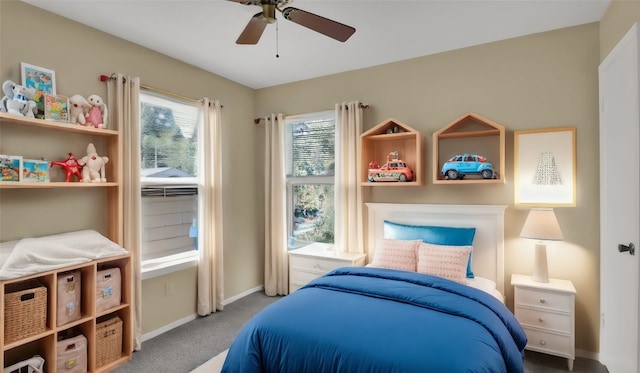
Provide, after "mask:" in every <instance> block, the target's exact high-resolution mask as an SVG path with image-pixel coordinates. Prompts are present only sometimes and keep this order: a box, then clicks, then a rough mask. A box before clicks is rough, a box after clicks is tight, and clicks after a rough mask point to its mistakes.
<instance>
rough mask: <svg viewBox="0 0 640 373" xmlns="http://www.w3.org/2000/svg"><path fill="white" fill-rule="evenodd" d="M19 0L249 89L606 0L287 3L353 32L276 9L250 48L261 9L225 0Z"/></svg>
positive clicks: (583, 15) (380, 60)
mask: <svg viewBox="0 0 640 373" xmlns="http://www.w3.org/2000/svg"><path fill="white" fill-rule="evenodd" d="M22 1H24V2H26V3H29V4H32V5H34V6H36V7H39V8H42V9H45V10H48V11H50V12H53V13H57V14H59V15H61V16H64V17H66V18H69V19H72V20H74V21H77V22H79V23H83V24H85V25H88V26H91V27H93V28H96V29H98V30H101V31H104V32H106V33H109V34H112V35H115V36H117V37H119V38H122V39H125V40H128V41H131V42H133V43H136V44H139V45H142V46H144V47H147V48H150V49H152V50H155V51H158V52H160V53H163V54H165V55H168V56H171V57H173V58H176V59H178V60H181V61H184V62H186V63H189V64H191V65H194V66H197V67H199V68H201V69H204V70H207V71H210V72H212V73H214V74H217V75H220V76H223V77H226V78H228V79H230V80H233V81H235V82H238V83H240V84H243V85H246V86H248V87H251V88H264V87H270V86H274V85H279V84H283V83H288V82H293V81H298V80H304V79H309V78H314V77H318V76H324V75H329V74H334V73H338V72H343V71H349V70H355V69H360V68H364V67H369V66H374V65H380V64H384V63H389V62H394V61H400V60H405V59H409V58H414V57H420V56H425V55H429V54H433V53H438V52H443V51H447V50H453V49H458V48H464V47H468V46H472V45H478V44H484V43H488V42H492V41H497V40H504V39H508V38H513V37H517V36H522V35H527V34H533V33H538V32H543V31H549V30H554V29H559V28H564V27H569V26H575V25H580V24H585V23H590V22H597V21H599V20H600V19H601V18H602V16H603V14H604V13H605V11H606V9H607V7H608V6H609V3H610V0H422V1H420V0H411V1H409V0H296V1H294V2H293V4H290V5H292V6H294V7H297V8H300V9H302V10H306V11H308V12H311V13H315V14H318V15H321V16H323V17H326V18H330V19H332V20H335V21H338V22H341V23H345V24H347V25H350V26H353V27H355V28H356V33H355V34H354V35H353V36H352V37H351V38H350V39H349V40H347V41H346V42H345V43H341V42H338V41H335V40H333V39H331V38H328V37H326V36H324V35H321V34H318V33H316V32H314V31H311V30H309V29H307V28H305V27H302V26H300V25H297V24H295V23H293V22H290V21H288V20H285V19H284V18H282V17H281V16H280V18H279V20H278V23H277V27H278V37H277V38H276V25H275V24H272V25H268V26H267V29H266V30H265V32H264V34H263V35H262V38H261V39H260V42H259V43H258V44H257V45H236V44H235V41H236V39H237V38H238V36H239V35H240V33H241V32H242V30H243V29H244V27H245V25H246V24H247V22H248V21H249V19H250V18H251V17H252V16H253V15H254V14H255V13H257V12H259V11H260V9H261V8H260V7H258V6H248V5H243V4H240V3H236V2H232V1H226V0H22ZM278 15H279V14H278ZM276 40H277V41H278V43H276ZM276 52H277V53H278V54H279V56H280V57H279V58H276Z"/></svg>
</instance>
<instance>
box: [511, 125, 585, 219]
mask: <svg viewBox="0 0 640 373" xmlns="http://www.w3.org/2000/svg"><path fill="white" fill-rule="evenodd" d="M514 153H515V154H514V186H515V191H514V204H515V205H516V206H529V207H572V206H575V205H576V128H575V127H558V128H545V129H539V130H526V131H515V132H514Z"/></svg>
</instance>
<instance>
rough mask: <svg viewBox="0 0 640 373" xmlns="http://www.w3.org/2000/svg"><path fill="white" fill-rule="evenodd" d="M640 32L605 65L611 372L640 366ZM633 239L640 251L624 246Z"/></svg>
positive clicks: (605, 282) (603, 246)
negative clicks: (639, 45) (639, 362)
mask: <svg viewBox="0 0 640 373" xmlns="http://www.w3.org/2000/svg"><path fill="white" fill-rule="evenodd" d="M638 32H640V28H639V26H638V24H637V23H636V24H635V25H634V26H633V27H632V28H631V30H630V31H629V32H628V33H627V34H626V35H625V36H624V37H623V38H622V40H621V41H620V43H619V44H618V45H617V46H616V47H615V48H614V49H613V51H612V52H611V53H610V54H609V56H607V58H606V59H605V60H604V61H603V62H602V64H601V65H600V68H599V76H600V260H601V264H600V270H601V272H600V312H601V328H600V357H601V360H602V363H603V364H605V365H606V366H607V368H608V369H609V372H611V373H633V372H635V373H638V372H640V370H639V365H638V353H639V352H640V351H639V350H638V335H639V334H640V333H639V330H638V326H639V324H638V320H639V314H638V291H639V281H638V280H639V276H638V272H639V270H640V267H639V263H640V262H639V260H638V258H639V257H640V240H639V237H640V233H639V231H640V207H639V202H638V201H639V199H640V189H639V186H640V153H639V151H638V147H639V146H640V141H639V140H640V112H639V106H640V101H639V100H640V97H639V96H638V87H639V85H640V82H639V77H638V69H639V66H638V63H639V61H640V60H639V58H638ZM629 244H633V245H634V246H635V247H636V252H635V255H631V254H630V252H629V251H623V252H620V250H619V248H622V249H625V247H624V246H630V245H629ZM619 245H624V246H620V247H619Z"/></svg>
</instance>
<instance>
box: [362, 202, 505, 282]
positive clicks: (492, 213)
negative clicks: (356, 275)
mask: <svg viewBox="0 0 640 373" xmlns="http://www.w3.org/2000/svg"><path fill="white" fill-rule="evenodd" d="M366 205H367V208H368V210H369V215H368V222H369V225H368V227H369V229H368V236H367V247H366V248H365V250H366V253H367V258H368V260H369V261H370V260H371V258H372V257H373V250H374V244H375V242H376V237H383V229H384V225H383V223H384V221H385V220H388V221H392V222H395V223H403V224H412V225H436V226H442V227H467V228H470V227H475V228H476V234H475V237H474V239H473V262H472V263H473V272H474V273H475V274H476V275H477V276H481V277H485V278H488V279H491V280H493V281H495V282H496V285H497V289H498V290H499V291H500V292H501V293H503V294H504V210H505V208H506V207H507V206H506V205H441V204H399V203H366Z"/></svg>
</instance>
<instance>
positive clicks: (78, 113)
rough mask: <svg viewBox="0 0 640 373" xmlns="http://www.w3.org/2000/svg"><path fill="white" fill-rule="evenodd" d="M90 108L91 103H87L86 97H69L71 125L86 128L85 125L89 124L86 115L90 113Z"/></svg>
mask: <svg viewBox="0 0 640 373" xmlns="http://www.w3.org/2000/svg"><path fill="white" fill-rule="evenodd" d="M89 108H91V105H89V102H87V100H86V99H85V98H84V97H82V96H80V95H73V96H71V97H69V114H70V118H69V120H70V122H71V124H81V125H83V126H84V125H85V123H87V119H86V117H85V115H86V114H87V112H89Z"/></svg>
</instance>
